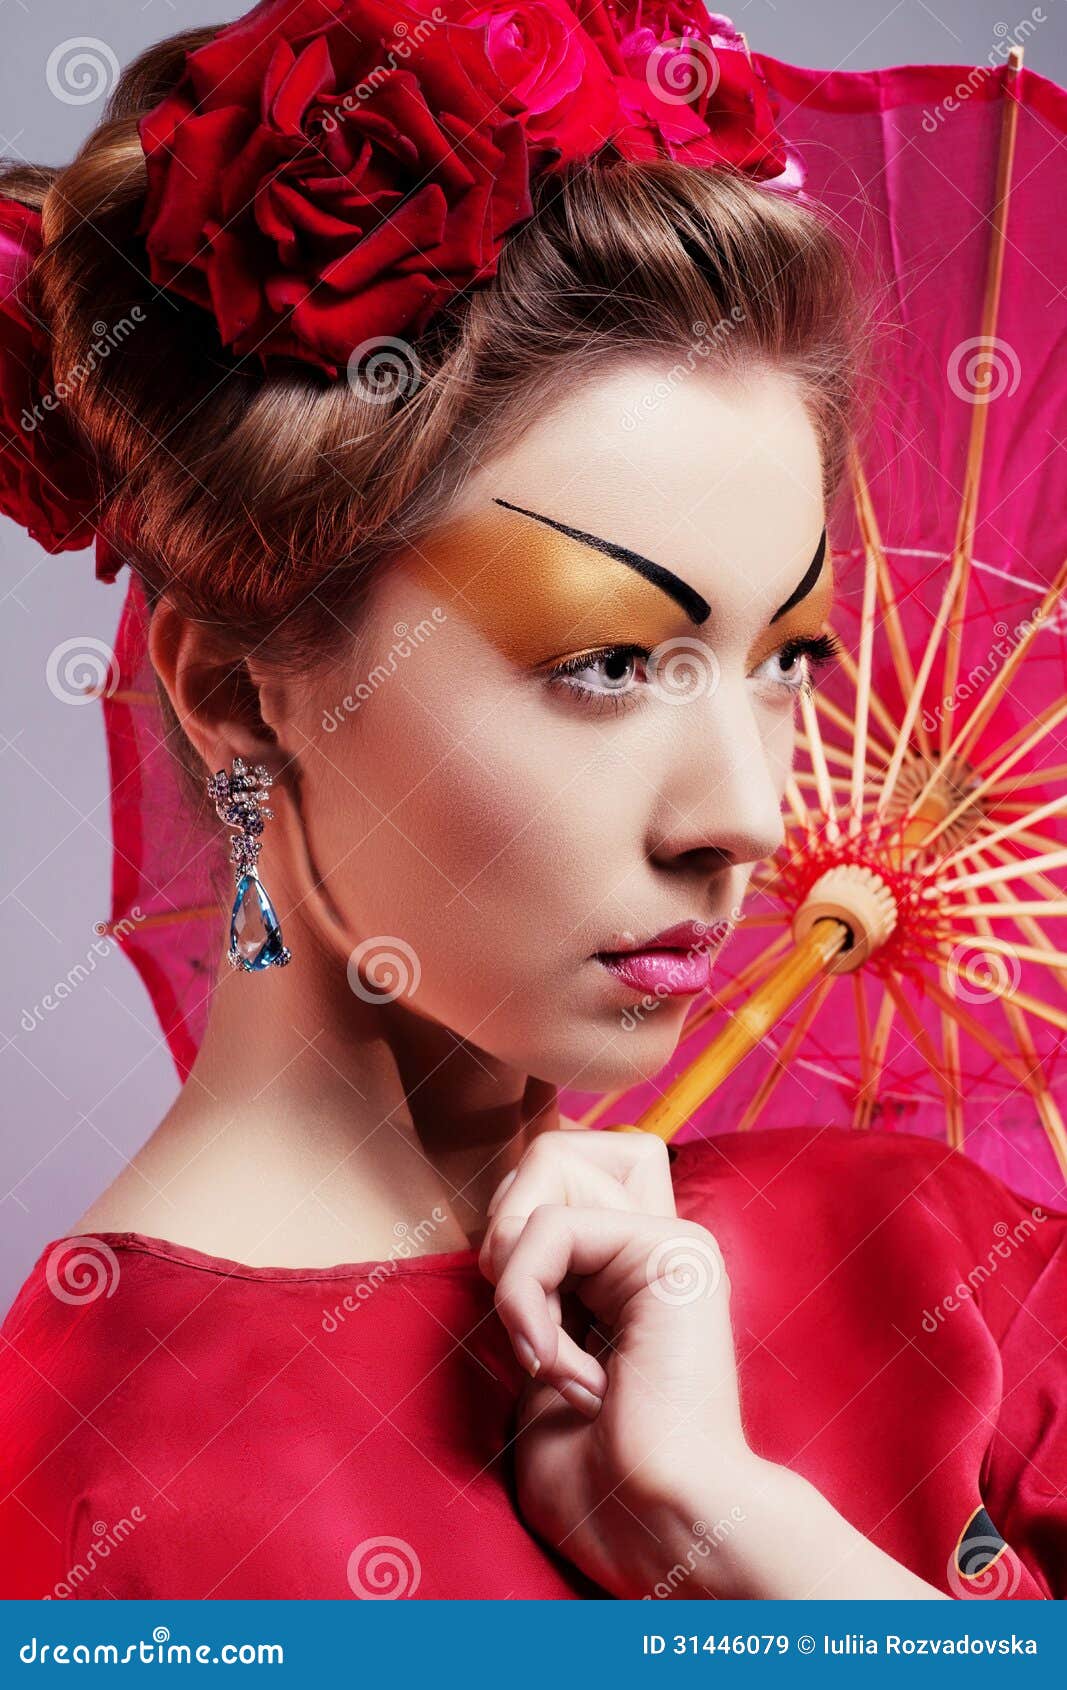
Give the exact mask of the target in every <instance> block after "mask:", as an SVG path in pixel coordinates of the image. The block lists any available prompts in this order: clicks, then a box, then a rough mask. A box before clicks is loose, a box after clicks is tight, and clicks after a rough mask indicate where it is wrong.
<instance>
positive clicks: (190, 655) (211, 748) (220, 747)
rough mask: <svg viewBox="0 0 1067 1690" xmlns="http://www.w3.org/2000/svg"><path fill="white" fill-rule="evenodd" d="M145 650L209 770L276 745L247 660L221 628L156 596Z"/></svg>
mask: <svg viewBox="0 0 1067 1690" xmlns="http://www.w3.org/2000/svg"><path fill="white" fill-rule="evenodd" d="M148 654H149V656H150V658H151V659H152V665H153V667H154V668H155V670H156V673H157V674H158V675H159V678H160V680H161V681H162V682H163V685H164V687H165V688H166V690H167V696H168V697H169V699H170V701H171V704H172V705H173V707H174V712H175V714H176V716H177V718H178V721H179V722H180V723H181V726H182V729H183V731H184V732H185V734H186V735H187V736H188V738H189V740H190V742H191V744H192V745H193V746H195V748H196V750H197V751H198V752H199V754H200V756H201V757H202V758H203V761H204V764H205V767H206V768H207V770H208V772H209V773H210V772H212V771H214V770H215V769H226V768H229V766H230V763H231V762H232V760H233V758H234V757H243V758H244V759H245V761H246V762H249V763H256V762H262V761H263V760H264V757H265V754H269V753H270V752H271V750H272V749H274V748H276V746H277V739H276V735H275V733H274V730H273V728H271V727H270V726H269V725H268V723H267V722H266V721H265V720H264V715H263V707H262V706H263V701H262V700H261V698H260V687H259V684H257V681H256V680H255V679H254V678H253V673H252V670H251V668H250V666H249V663H248V660H247V658H246V657H245V655H244V654H243V653H242V652H240V651H239V650H238V649H237V647H236V646H235V644H234V642H233V640H232V639H229V638H227V637H226V636H225V635H224V634H223V633H222V631H221V630H220V629H218V628H214V627H212V626H211V624H210V623H205V622H199V621H197V620H195V619H194V618H192V617H188V616H185V615H184V614H183V613H182V612H181V611H179V610H177V609H176V608H175V606H174V605H173V604H172V603H171V602H170V600H169V599H167V598H165V597H164V598H160V599H158V600H157V602H156V605H155V608H154V609H153V611H152V617H151V621H150V623H149V627H148Z"/></svg>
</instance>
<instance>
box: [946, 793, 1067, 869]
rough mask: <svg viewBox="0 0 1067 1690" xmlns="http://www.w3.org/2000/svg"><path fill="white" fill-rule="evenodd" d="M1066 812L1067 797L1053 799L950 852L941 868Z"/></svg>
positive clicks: (986, 849)
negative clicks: (1035, 823)
mask: <svg viewBox="0 0 1067 1690" xmlns="http://www.w3.org/2000/svg"><path fill="white" fill-rule="evenodd" d="M1065 810H1067V796H1065V797H1063V798H1052V799H1050V800H1049V802H1048V803H1047V804H1042V805H1041V807H1040V808H1039V809H1037V810H1033V811H1031V813H1030V815H1029V816H1020V817H1019V818H1018V820H1017V821H1013V822H1005V823H1004V824H1003V825H1002V826H1001V827H997V828H993V829H992V831H991V832H989V833H983V834H980V835H979V837H978V839H977V841H976V842H975V843H974V844H970V845H968V844H966V843H965V844H963V845H960V846H959V847H958V848H957V849H956V850H955V851H950V852H949V853H948V855H947V856H945V857H942V858H941V861H940V864H939V866H940V868H941V870H942V871H944V870H945V869H946V868H948V867H949V865H950V864H952V863H956V862H960V861H962V859H963V858H965V857H973V856H975V855H976V854H977V853H978V852H980V851H988V850H991V849H992V847H993V846H994V845H999V844H1000V842H1001V840H1003V839H1012V838H1014V837H1015V835H1016V834H1020V833H1023V832H1025V831H1027V830H1028V826H1029V827H1032V826H1033V824H1034V822H1040V821H1045V820H1046V819H1047V817H1049V816H1056V815H1062V814H1063V812H1064V811H1065ZM1048 843H1049V844H1050V845H1052V844H1054V843H1055V841H1054V840H1049V841H1048Z"/></svg>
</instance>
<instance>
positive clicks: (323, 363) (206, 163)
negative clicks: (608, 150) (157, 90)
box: [140, 0, 602, 376]
mask: <svg viewBox="0 0 1067 1690" xmlns="http://www.w3.org/2000/svg"><path fill="white" fill-rule="evenodd" d="M475 15H477V17H478V18H479V20H481V21H479V22H478V23H472V22H468V21H466V20H468V19H469V18H471V17H473V16H475ZM568 18H569V19H570V20H571V26H572V28H573V30H574V31H576V32H577V36H576V39H575V40H574V41H572V42H571V43H570V44H569V45H568V44H566V42H565V40H564V37H565V34H566V28H567V20H568ZM486 20H487V21H486ZM502 20H510V22H507V21H502ZM590 55H592V57H593V61H594V63H593V69H592V71H591V72H590V78H591V86H592V87H593V90H594V92H596V89H597V88H599V87H600V86H601V84H600V81H599V80H598V76H597V72H596V67H595V49H593V47H592V44H591V43H589V44H588V50H587V49H586V45H585V41H584V38H583V35H582V32H581V31H580V28H579V26H578V25H577V22H576V20H574V19H573V14H570V13H569V11H568V8H567V7H566V6H565V5H564V4H563V0H523V3H522V4H521V5H518V6H513V7H511V8H510V10H508V11H502V12H499V13H498V12H497V8H495V7H493V6H485V5H483V6H482V8H481V10H480V11H479V12H477V14H476V13H475V3H474V0H441V4H438V5H434V4H432V3H431V0H417V3H416V4H413V5H406V4H402V3H401V4H398V3H397V0H349V3H347V4H343V3H341V0H297V3H296V4H294V3H293V0H264V3H263V4H261V5H259V6H257V7H256V8H255V9H254V10H253V11H252V12H250V13H249V14H248V16H247V17H245V18H242V19H240V20H238V22H236V23H234V24H231V25H229V26H228V27H226V28H225V29H223V30H222V31H220V33H219V34H218V35H217V36H215V37H214V39H213V40H212V41H210V42H208V43H207V44H206V45H205V46H203V47H201V48H199V49H197V50H196V51H195V52H193V53H192V54H190V56H189V58H188V61H187V64H186V70H185V75H184V77H183V79H182V82H181V84H180V85H179V87H178V88H177V89H176V90H175V91H174V92H173V93H172V94H170V95H169V96H168V97H167V98H166V99H165V100H163V102H162V103H161V104H160V105H159V106H158V107H157V108H156V109H155V110H154V111H152V112H150V113H148V114H147V115H146V116H145V117H144V118H142V120H141V125H140V134H141V140H142V144H143V146H144V151H145V156H146V160H147V166H148V194H147V199H146V204H145V209H144V216H143V219H142V223H141V229H142V232H143V233H145V235H146V246H147V250H148V255H149V262H150V267H151V274H152V279H153V281H155V282H156V283H157V284H158V285H161V286H164V287H167V288H170V289H171V290H173V291H175V292H178V293H180V294H182V295H184V296H185V297H186V298H188V299H191V300H193V301H194V302H195V303H197V304H199V305H203V306H206V307H207V308H209V309H210V310H212V311H213V312H214V315H215V318H216V320H217V322H218V325H219V330H220V333H221V336H222V339H223V341H224V343H225V344H226V345H227V346H228V347H230V348H232V350H233V351H234V352H235V353H239V354H244V353H252V352H255V353H257V354H258V355H259V357H260V359H261V361H263V362H264V363H266V362H267V360H268V358H270V357H272V356H282V357H286V356H292V357H296V358H302V359H305V360H306V361H308V362H311V363H314V364H316V365H318V366H320V367H321V368H322V369H324V370H326V371H327V372H328V373H329V374H330V375H331V376H335V375H336V374H337V373H338V368H339V367H343V366H344V365H345V364H346V362H347V359H348V357H349V354H350V353H351V352H352V350H353V348H354V347H355V346H357V345H358V344H359V343H361V342H362V341H364V340H367V339H369V338H371V337H374V336H378V335H402V334H404V333H405V332H407V333H409V334H416V333H418V332H419V330H420V329H421V328H423V327H424V326H425V325H426V323H427V322H428V321H429V320H430V318H431V317H432V316H433V315H434V313H435V311H436V310H437V308H438V307H439V306H440V305H441V304H443V303H444V302H445V301H446V300H448V299H449V298H450V297H452V296H453V295H454V294H455V293H456V292H458V291H459V290H460V289H462V288H465V287H467V286H468V285H470V284H471V283H474V282H478V281H483V280H487V279H488V278H489V277H490V276H492V275H493V274H494V273H495V269H496V261H497V257H498V254H499V252H500V248H501V246H502V244H503V241H504V237H505V235H506V234H507V233H508V232H509V231H510V230H511V229H513V228H514V227H515V226H516V225H517V224H518V223H520V222H521V221H523V220H524V219H525V218H527V217H528V216H529V215H530V213H531V211H532V204H531V200H530V194H529V181H530V168H531V153H532V152H536V154H537V157H538V159H539V160H540V161H541V162H542V164H545V165H547V164H551V163H553V162H559V160H560V159H562V158H564V157H566V156H568V155H569V154H571V153H572V152H573V153H579V152H584V151H585V150H586V149H587V147H589V146H590V145H598V144H599V139H598V138H597V137H596V135H595V124H596V123H597V121H599V118H600V115H601V110H600V108H601V104H602V102H601V101H600V99H599V98H596V99H594V100H593V102H592V106H591V108H590V111H589V115H588V116H586V117H583V111H582V102H581V100H580V98H578V97H577V92H576V86H575V76H576V72H577V70H578V61H579V59H581V60H582V61H583V63H585V62H586V60H587V59H588V57H589V56H590ZM502 70H506V71H507V73H508V75H509V76H516V77H518V78H519V86H520V87H522V88H524V89H525V90H526V92H527V93H528V94H529V95H531V96H532V97H533V104H534V106H535V107H536V110H534V111H533V113H532V115H531V116H529V117H527V116H526V115H525V114H524V108H523V105H522V100H521V99H520V98H519V95H518V94H517V92H516V91H515V89H514V88H511V87H509V86H508V83H507V82H506V81H505V80H504V78H503V76H502V75H501V71H502ZM583 74H584V73H583ZM591 124H592V125H593V128H591V127H590V125H591ZM528 131H529V134H528Z"/></svg>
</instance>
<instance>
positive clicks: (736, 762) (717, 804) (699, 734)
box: [651, 679, 794, 873]
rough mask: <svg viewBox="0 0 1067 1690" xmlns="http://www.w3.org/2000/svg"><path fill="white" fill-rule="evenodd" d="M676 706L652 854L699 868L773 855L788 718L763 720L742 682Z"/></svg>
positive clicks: (786, 763) (789, 740)
mask: <svg viewBox="0 0 1067 1690" xmlns="http://www.w3.org/2000/svg"><path fill="white" fill-rule="evenodd" d="M675 708H676V709H677V711H678V715H679V721H678V722H677V724H676V726H677V729H678V731H677V733H676V735H673V736H672V741H673V754H672V755H671V757H670V760H669V764H667V765H664V766H663V768H662V779H661V781H660V783H659V793H660V797H661V800H662V803H661V806H660V807H659V808H658V811H657V816H656V821H655V824H654V826H653V830H652V850H651V855H652V856H653V858H654V859H655V861H657V862H659V863H662V864H664V865H667V864H669V865H672V866H673V867H675V868H677V867H678V866H679V865H683V866H688V867H690V868H693V869H696V870H700V871H703V872H705V873H714V872H715V871H716V870H717V869H718V870H722V869H724V868H729V867H731V866H735V865H737V866H743V865H746V864H752V863H756V862H759V861H760V860H761V859H763V858H765V857H772V856H773V855H774V854H775V852H776V851H777V850H778V849H779V847H780V846H781V845H782V844H783V842H784V840H785V825H784V822H783V818H782V789H783V787H784V785H785V782H786V780H787V779H788V776H789V772H790V767H791V763H792V753H793V739H794V729H793V725H792V723H791V721H790V720H789V719H788V718H786V719H784V720H783V719H782V718H778V719H777V720H775V721H774V722H773V723H772V724H771V725H770V727H769V728H768V727H767V726H766V724H765V723H763V722H761V718H760V717H759V715H758V714H757V711H756V709H754V707H753V703H752V700H751V698H750V697H749V694H748V689H747V687H746V686H745V683H744V680H743V679H742V680H741V682H740V684H737V685H735V684H728V683H727V682H726V681H725V680H724V681H723V682H722V683H721V685H720V686H719V688H718V689H717V691H716V692H715V694H714V696H712V697H708V698H703V699H700V700H697V701H689V702H679V703H678V704H677V705H676V706H675Z"/></svg>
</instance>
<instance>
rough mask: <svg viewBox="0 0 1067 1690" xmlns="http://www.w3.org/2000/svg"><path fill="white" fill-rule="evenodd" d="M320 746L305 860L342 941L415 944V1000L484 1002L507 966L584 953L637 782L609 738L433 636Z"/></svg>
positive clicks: (509, 975) (530, 981)
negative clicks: (337, 912)
mask: <svg viewBox="0 0 1067 1690" xmlns="http://www.w3.org/2000/svg"><path fill="white" fill-rule="evenodd" d="M457 676H459V677H462V684H460V682H459V681H457ZM318 745H319V749H320V751H321V752H322V753H323V755H322V756H320V757H319V758H318V759H317V764H318V776H317V782H316V791H315V792H314V793H313V794H309V797H310V802H309V806H308V830H309V835H310V836H311V838H312V841H313V854H314V861H315V866H316V868H317V870H318V872H319V873H320V874H322V875H323V876H324V877H325V878H326V880H327V883H328V884H329V886H330V890H331V895H332V896H333V898H334V901H335V903H336V904H337V906H338V907H339V909H341V910H342V911H343V915H344V921H345V927H346V929H347V934H346V937H350V943H351V944H352V945H354V944H355V943H356V942H358V940H359V939H361V938H365V937H369V936H377V935H381V936H386V935H395V936H398V937H401V938H405V939H407V940H408V942H409V943H411V944H412V945H413V946H414V947H415V949H416V950H417V952H418V953H419V956H420V961H421V963H422V971H423V981H424V986H425V988H426V992H427V1007H428V1008H432V1009H433V1010H434V1011H437V1010H438V1009H439V1008H442V1007H444V1006H443V1004H442V1002H441V999H442V997H443V996H444V995H445V994H447V996H448V997H449V998H452V997H453V996H455V995H459V994H462V995H463V996H464V997H465V998H466V999H468V1000H469V999H471V998H472V994H473V995H477V996H478V997H485V998H489V999H491V1000H492V1001H493V1002H495V1001H497V1000H499V999H500V998H501V997H502V996H503V995H504V994H505V992H507V991H509V990H513V988H514V984H515V978H516V974H518V975H520V976H521V977H522V979H523V981H524V984H525V987H526V988H529V987H531V986H532V987H533V988H534V989H536V983H537V979H538V977H539V976H542V977H543V978H544V980H545V982H546V985H547V984H548V983H549V982H550V980H551V979H552V976H553V970H554V969H556V968H558V967H559V965H560V963H561V962H564V963H570V964H572V965H573V963H574V962H575V961H576V960H577V959H579V958H580V956H582V955H584V951H583V948H582V938H583V935H584V932H585V930H586V928H587V927H588V924H589V921H590V912H591V911H593V910H595V909H596V906H597V904H598V903H599V902H600V900H601V899H602V897H603V890H604V886H605V884H611V883H612V882H611V881H610V880H606V879H605V876H606V875H611V874H614V876H615V878H616V879H617V878H618V875H619V871H620V870H621V869H623V867H624V865H623V864H622V862H621V857H622V854H623V853H624V851H625V849H626V843H625V842H626V840H627V839H628V838H631V837H632V838H638V837H639V833H640V829H639V825H638V818H636V816H635V817H634V818H633V826H632V827H628V826H627V824H626V818H625V817H624V816H623V815H622V814H621V811H620V805H621V804H622V803H623V801H624V798H625V795H626V793H627V791H629V794H630V801H631V802H632V803H634V804H636V802H637V796H636V793H635V791H634V788H635V785H639V784H640V783H635V782H634V781H633V778H632V771H631V775H630V779H629V781H627V779H626V778H625V776H626V765H625V760H624V759H623V757H622V755H621V752H620V750H619V749H618V748H617V745H614V744H613V743H612V739H611V736H610V734H609V733H604V734H599V733H597V732H596V730H595V728H591V726H590V724H589V722H588V721H587V720H584V719H581V718H579V717H578V713H577V709H576V707H573V706H571V707H569V708H568V707H567V706H566V705H565V704H564V702H563V701H559V702H558V707H557V703H556V702H555V701H554V700H551V699H548V698H546V696H545V694H544V692H543V691H542V689H541V688H540V686H539V685H538V684H537V683H530V684H529V685H528V684H527V683H525V682H523V681H520V680H518V679H517V678H516V677H515V675H514V673H513V672H511V671H509V670H506V669H504V668H503V666H502V665H501V667H500V668H499V669H498V668H497V667H496V665H495V664H494V663H493V662H492V661H491V660H487V659H486V657H485V654H484V652H483V653H482V654H481V659H480V661H479V662H478V663H476V664H473V665H463V664H457V663H456V662H455V660H454V658H451V659H450V658H449V655H448V653H447V652H446V651H445V649H444V644H443V642H442V649H441V650H440V652H433V653H431V652H428V651H427V652H419V653H417V654H416V656H415V657H414V658H413V659H412V661H411V663H410V664H409V665H408V666H407V667H406V668H405V669H404V671H403V672H402V673H398V674H397V675H396V676H394V677H391V678H390V680H389V682H388V683H387V684H385V685H383V686H381V687H380V688H378V689H377V690H376V691H375V693H374V694H373V696H372V697H371V698H370V699H368V700H367V701H366V702H364V703H362V704H361V705H360V707H359V709H358V710H357V711H356V712H355V713H354V714H352V715H351V716H350V717H349V718H348V719H346V720H345V722H344V723H343V724H342V725H341V726H339V727H338V729H337V731H336V732H334V733H332V734H330V735H328V736H324V737H320V739H319V741H318ZM327 758H328V759H329V761H326V760H325V759H327ZM642 789H643V788H642ZM609 849H610V851H611V852H613V853H614V856H615V858H616V859H618V860H617V861H612V860H609V856H608V850H609Z"/></svg>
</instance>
